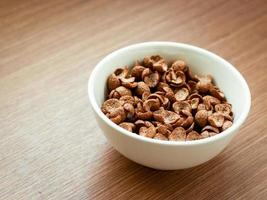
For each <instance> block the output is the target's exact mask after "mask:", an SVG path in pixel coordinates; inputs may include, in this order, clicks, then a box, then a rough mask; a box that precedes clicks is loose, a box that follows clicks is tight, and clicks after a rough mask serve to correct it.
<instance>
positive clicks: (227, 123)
mask: <svg viewBox="0 0 267 200" xmlns="http://www.w3.org/2000/svg"><path fill="white" fill-rule="evenodd" d="M232 125H233V122H231V121H229V120H225V121H224V123H223V126H222V130H223V131H224V130H226V129H228V128H229V127H231V126H232Z"/></svg>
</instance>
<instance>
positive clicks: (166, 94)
mask: <svg viewBox="0 0 267 200" xmlns="http://www.w3.org/2000/svg"><path fill="white" fill-rule="evenodd" d="M107 87H108V97H107V100H106V101H105V102H104V103H103V105H102V107H101V110H102V111H103V113H104V114H105V115H106V116H107V117H108V118H109V119H110V120H111V121H113V122H114V123H116V124H118V125H119V126H121V127H122V128H124V129H126V130H128V131H131V132H134V133H137V134H139V135H141V136H144V137H149V138H154V139H159V140H171V141H186V140H197V139H202V138H207V137H211V136H213V135H216V134H219V133H220V132H222V131H224V130H225V129H227V128H229V127H230V126H231V125H232V121H233V113H232V110H231V109H232V107H231V104H229V103H227V101H226V98H225V96H224V94H223V92H222V91H220V89H219V88H218V87H217V86H215V85H214V84H213V82H212V77H211V76H210V75H207V76H204V77H198V76H193V75H192V74H191V72H190V69H189V67H188V66H187V65H186V63H185V62H184V61H182V60H177V61H175V62H173V63H172V64H171V65H169V66H168V64H167V62H166V61H165V60H164V59H163V58H162V57H161V56H159V55H154V56H150V57H148V56H147V57H145V58H144V59H143V61H142V62H141V63H139V62H136V64H135V66H133V67H132V68H131V69H130V68H128V67H125V68H118V69H117V70H115V71H114V73H113V74H111V75H110V76H109V78H108V80H107Z"/></svg>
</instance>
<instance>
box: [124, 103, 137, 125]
mask: <svg viewBox="0 0 267 200" xmlns="http://www.w3.org/2000/svg"><path fill="white" fill-rule="evenodd" d="M123 108H124V110H125V114H126V118H127V119H128V120H129V121H133V120H134V114H135V110H134V106H133V104H131V103H124V105H123Z"/></svg>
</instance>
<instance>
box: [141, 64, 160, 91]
mask: <svg viewBox="0 0 267 200" xmlns="http://www.w3.org/2000/svg"><path fill="white" fill-rule="evenodd" d="M142 80H143V81H144V82H145V83H146V84H147V86H148V87H150V88H154V87H156V86H157V84H158V83H159V73H158V72H157V71H155V72H153V71H152V70H150V69H149V68H146V69H145V70H144V71H143V72H142Z"/></svg>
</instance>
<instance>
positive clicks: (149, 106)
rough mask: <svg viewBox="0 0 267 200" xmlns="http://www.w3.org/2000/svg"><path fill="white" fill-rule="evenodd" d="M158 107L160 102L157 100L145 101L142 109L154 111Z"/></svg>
mask: <svg viewBox="0 0 267 200" xmlns="http://www.w3.org/2000/svg"><path fill="white" fill-rule="evenodd" d="M159 107H160V101H159V100H158V99H147V100H146V101H145V102H144V109H145V110H146V111H155V110H158V109H159Z"/></svg>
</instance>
